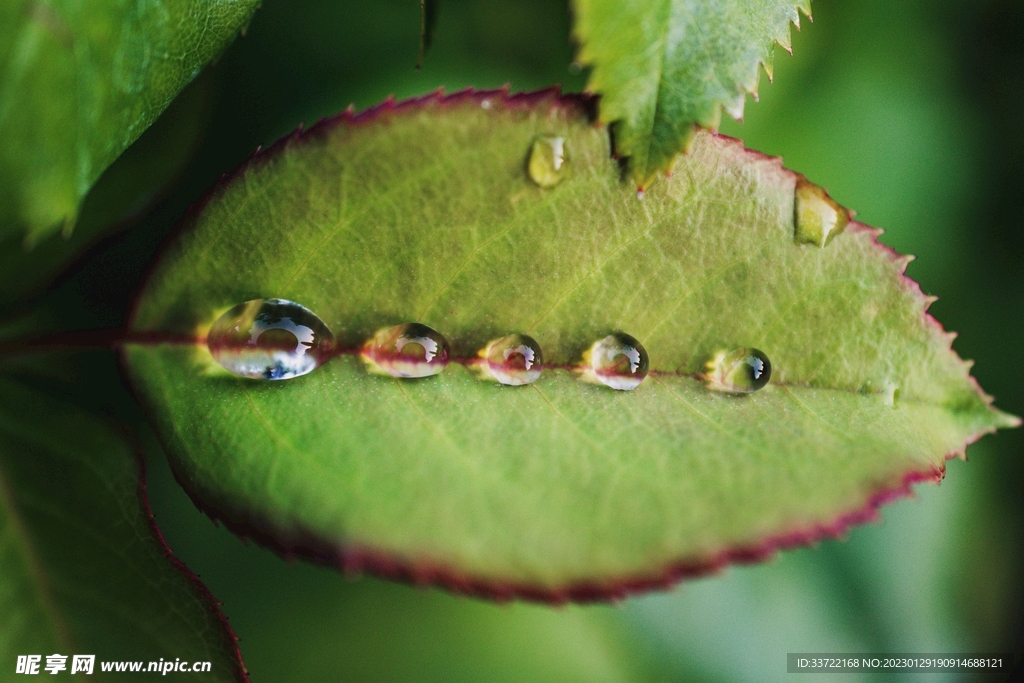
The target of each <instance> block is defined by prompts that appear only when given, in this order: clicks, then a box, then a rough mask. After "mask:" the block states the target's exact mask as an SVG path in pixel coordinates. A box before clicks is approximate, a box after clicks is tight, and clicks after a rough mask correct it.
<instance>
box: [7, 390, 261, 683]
mask: <svg viewBox="0 0 1024 683" xmlns="http://www.w3.org/2000/svg"><path fill="white" fill-rule="evenodd" d="M141 486H142V482H141V481H140V467H139V462H138V460H137V457H136V456H135V455H134V454H133V453H132V451H131V450H130V449H129V448H128V446H127V445H126V444H125V442H124V440H123V439H122V438H121V437H120V436H119V435H118V434H117V433H116V432H114V431H113V430H112V429H111V428H110V427H108V426H106V425H104V424H103V423H102V422H100V421H99V420H97V419H96V418H94V417H92V416H90V415H87V414H85V413H84V412H83V411H81V410H80V409H78V408H75V407H73V406H72V405H70V404H68V403H66V402H64V401H60V400H56V399H54V398H51V397H49V396H48V395H46V394H44V393H42V392H40V391H38V390H35V389H31V388H28V387H27V386H25V385H24V384H22V383H21V382H19V381H16V380H13V379H10V378H7V377H0V615H2V618H0V671H2V672H3V674H2V675H0V678H3V680H14V679H15V678H20V677H19V676H15V675H14V672H15V668H16V664H17V659H18V656H19V655H39V656H41V660H38V661H39V662H40V663H39V668H38V672H39V673H41V674H43V675H44V676H46V675H48V672H47V671H45V670H44V667H45V666H46V665H47V656H48V655H53V654H60V655H64V656H65V657H67V659H66V660H64V665H65V666H66V669H65V670H63V671H62V672H60V675H62V676H66V677H70V676H69V674H70V672H71V669H72V665H73V659H72V658H73V656H74V655H95V657H96V660H95V662H94V664H93V672H92V674H93V675H92V676H89V677H85V676H84V675H83V674H82V673H78V674H76V675H75V676H74V680H94V679H96V680H130V679H126V678H125V676H126V675H125V673H103V671H102V667H103V664H104V663H110V662H119V661H132V662H135V661H138V662H142V666H143V668H145V667H148V665H149V662H158V661H159V660H160V659H164V660H165V661H170V662H175V661H177V660H181V661H187V662H189V665H190V666H191V665H192V664H193V663H195V662H209V663H210V670H209V672H197V673H191V672H190V673H189V676H194V678H195V680H197V681H237V680H245V673H244V668H243V667H242V662H241V659H240V657H239V655H238V650H237V647H236V646H235V639H234V636H233V634H232V633H231V631H230V630H229V629H228V627H227V622H226V620H225V619H224V616H223V615H222V614H221V613H220V612H219V611H218V609H217V606H216V603H215V602H214V600H213V598H212V596H210V594H209V592H208V591H206V589H205V588H204V587H203V586H202V584H200V583H199V581H198V579H196V578H195V576H193V575H192V574H191V573H189V572H188V570H187V569H185V567H184V566H183V565H181V563H179V562H178V561H177V560H174V559H173V558H172V557H170V551H169V550H168V549H167V547H166V546H165V545H164V544H163V541H162V540H161V539H160V537H159V535H158V533H157V532H156V529H155V527H153V526H152V523H151V521H150V514H149V507H148V505H147V504H146V503H145V499H144V498H143V496H142V492H141V490H140V487H141ZM153 675H154V674H149V676H153ZM179 675H180V674H179ZM129 676H130V675H129Z"/></svg>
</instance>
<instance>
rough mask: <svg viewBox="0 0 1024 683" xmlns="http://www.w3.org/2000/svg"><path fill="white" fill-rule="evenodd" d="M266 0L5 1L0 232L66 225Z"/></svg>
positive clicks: (45, 230)
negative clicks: (115, 163)
mask: <svg viewBox="0 0 1024 683" xmlns="http://www.w3.org/2000/svg"><path fill="white" fill-rule="evenodd" d="M256 5H257V0H152V1H151V2H130V1H128V0H122V1H120V2H114V1H111V2H85V3H82V2H71V1H69V0H49V1H41V0H6V1H5V2H3V3H2V4H0V236H2V237H8V236H11V235H19V236H20V235H25V237H26V242H28V243H30V244H34V243H36V242H38V241H39V240H40V239H42V238H43V237H46V236H48V235H51V234H53V233H55V232H57V231H58V230H61V229H62V228H63V231H64V233H65V234H66V235H67V234H70V233H71V230H72V228H73V227H74V223H75V220H76V218H77V216H78V209H79V204H80V202H81V201H82V198H83V197H84V196H85V194H86V192H88V191H89V188H90V187H91V186H92V184H93V183H94V182H95V181H96V179H97V178H99V176H100V174H101V173H103V171H104V170H105V169H106V168H107V166H109V165H110V164H111V162H113V161H114V159H116V158H117V157H118V155H120V154H121V152H122V151H124V149H125V148H126V147H128V145H130V144H131V143H132V142H134V141H135V139H136V138H138V137H139V135H141V134H142V132H143V131H144V130H145V129H146V128H147V127H148V126H149V124H150V123H152V122H153V120H154V119H156V117H157V116H158V115H159V114H160V112H161V111H163V110H164V108H165V107H166V106H167V105H168V104H169V103H170V102H171V100H172V99H174V96H175V95H177V94H178V91H179V90H181V89H182V88H183V87H184V86H185V84H187V83H188V82H189V81H191V80H192V79H193V78H195V76H196V75H197V74H198V73H199V70H200V69H202V68H203V66H205V65H206V63H207V62H208V61H209V60H211V59H212V58H214V57H216V56H217V55H218V54H220V52H221V50H223V49H224V47H225V46H226V45H227V44H228V43H229V42H230V41H231V40H232V39H233V38H234V37H235V36H236V35H237V34H238V32H239V31H240V30H241V29H242V28H244V26H245V24H246V22H248V20H249V17H250V16H252V12H253V11H255V9H256Z"/></svg>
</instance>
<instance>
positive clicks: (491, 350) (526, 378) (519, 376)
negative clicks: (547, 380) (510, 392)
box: [481, 334, 544, 386]
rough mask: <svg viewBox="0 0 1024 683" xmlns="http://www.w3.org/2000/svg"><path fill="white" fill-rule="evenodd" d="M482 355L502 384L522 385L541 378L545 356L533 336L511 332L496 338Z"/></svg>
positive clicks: (495, 377) (493, 375)
mask: <svg viewBox="0 0 1024 683" xmlns="http://www.w3.org/2000/svg"><path fill="white" fill-rule="evenodd" d="M481 355H483V357H484V358H485V359H486V363H487V369H488V371H489V372H490V375H491V376H492V377H493V378H494V379H496V380H498V381H499V382H501V383H502V384H507V385H509V386H522V385H524V384H532V383H534V382H536V381H537V380H538V379H540V373H541V369H542V364H543V363H544V356H543V354H541V350H540V344H538V343H537V341H536V340H535V339H534V338H533V337H530V336H527V335H525V334H510V335H508V336H505V337H502V338H500V339H495V340H494V341H492V342H491V343H490V344H488V345H487V348H485V349H484V352H483V353H482V354H481Z"/></svg>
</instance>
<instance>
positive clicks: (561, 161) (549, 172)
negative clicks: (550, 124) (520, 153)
mask: <svg viewBox="0 0 1024 683" xmlns="http://www.w3.org/2000/svg"><path fill="white" fill-rule="evenodd" d="M526 170H527V172H528V173H529V174H530V180H532V181H533V182H535V183H537V184H538V185H540V186H541V187H554V186H555V185H557V184H558V183H560V182H562V181H563V180H565V179H566V178H568V177H569V175H570V169H569V160H568V158H566V154H565V138H563V137H558V136H554V135H540V136H537V137H536V138H534V140H533V145H532V146H531V147H530V158H529V160H528V161H527V165H526Z"/></svg>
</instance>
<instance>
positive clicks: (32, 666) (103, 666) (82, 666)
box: [14, 654, 211, 676]
mask: <svg viewBox="0 0 1024 683" xmlns="http://www.w3.org/2000/svg"><path fill="white" fill-rule="evenodd" d="M68 659H70V660H71V661H70V663H69V662H68ZM210 668H211V663H210V662H192V661H188V660H185V661H182V660H181V659H180V658H178V659H175V660H174V661H171V660H169V659H167V660H165V659H159V660H157V661H150V662H125V661H105V660H100V661H97V660H96V655H71V656H70V657H68V655H61V654H52V655H18V659H17V662H16V663H15V665H14V673H15V674H22V675H25V676H37V675H39V674H50V675H57V674H61V673H63V674H68V675H70V674H85V675H86V676H91V675H92V674H93V673H94V672H103V673H150V674H160V675H162V676H166V675H167V674H169V673H209V672H210Z"/></svg>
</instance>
